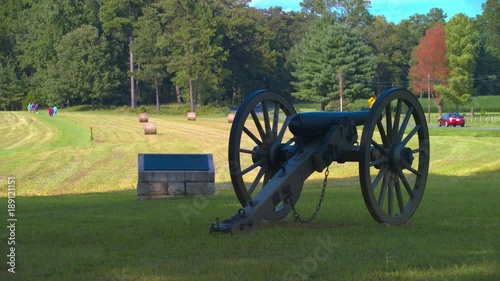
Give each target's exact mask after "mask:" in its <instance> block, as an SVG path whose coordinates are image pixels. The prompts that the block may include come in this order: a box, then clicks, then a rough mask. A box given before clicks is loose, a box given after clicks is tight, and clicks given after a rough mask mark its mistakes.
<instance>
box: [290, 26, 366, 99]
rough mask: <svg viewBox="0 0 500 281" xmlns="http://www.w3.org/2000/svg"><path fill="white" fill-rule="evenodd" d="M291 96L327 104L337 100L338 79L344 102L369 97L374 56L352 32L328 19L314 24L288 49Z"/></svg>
mask: <svg viewBox="0 0 500 281" xmlns="http://www.w3.org/2000/svg"><path fill="white" fill-rule="evenodd" d="M291 55H292V61H293V66H294V71H293V72H292V75H293V76H294V77H295V78H296V80H297V81H296V82H294V83H293V84H294V86H295V87H296V89H297V92H296V93H294V96H295V97H297V98H299V99H303V100H308V101H314V102H321V103H322V104H326V103H329V102H331V101H333V100H335V99H338V98H339V91H340V85H339V84H340V79H342V80H343V95H344V97H345V98H347V99H351V100H355V99H358V98H366V97H368V96H370V94H371V92H372V91H371V88H370V83H371V82H370V81H372V80H373V76H374V70H375V57H374V56H373V55H372V54H371V52H370V49H369V48H368V47H367V46H366V45H365V44H363V42H362V40H361V39H360V38H359V37H358V35H357V34H356V33H354V31H353V30H352V29H351V28H350V27H348V26H346V25H342V24H338V23H332V22H331V21H330V20H328V19H323V20H320V21H318V22H317V24H315V25H314V26H313V27H312V28H311V29H310V31H309V32H308V33H307V34H306V35H305V37H304V39H303V40H302V41H301V42H300V43H298V44H297V45H295V46H294V48H293V49H292V54H291Z"/></svg>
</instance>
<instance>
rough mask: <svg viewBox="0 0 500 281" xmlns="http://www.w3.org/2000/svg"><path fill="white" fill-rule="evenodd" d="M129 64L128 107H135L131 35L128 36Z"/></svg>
mask: <svg viewBox="0 0 500 281" xmlns="http://www.w3.org/2000/svg"><path fill="white" fill-rule="evenodd" d="M128 40H129V41H128V42H129V45H128V46H129V55H130V57H129V64H130V107H132V108H135V81H134V80H135V79H134V53H133V52H132V43H133V40H132V36H129V39H128Z"/></svg>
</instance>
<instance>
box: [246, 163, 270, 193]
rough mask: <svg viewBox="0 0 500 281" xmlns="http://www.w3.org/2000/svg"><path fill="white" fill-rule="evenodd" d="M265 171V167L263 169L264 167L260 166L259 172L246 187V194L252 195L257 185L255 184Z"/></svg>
mask: <svg viewBox="0 0 500 281" xmlns="http://www.w3.org/2000/svg"><path fill="white" fill-rule="evenodd" d="M266 171H267V169H265V168H264V167H262V168H260V170H259V173H258V174H257V176H256V177H255V179H254V180H253V182H252V185H250V187H249V188H248V195H250V196H252V193H253V191H254V190H255V187H257V185H258V184H259V182H260V180H261V179H262V177H263V176H264V174H265V173H266Z"/></svg>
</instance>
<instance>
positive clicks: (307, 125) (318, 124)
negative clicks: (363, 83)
mask: <svg viewBox="0 0 500 281" xmlns="http://www.w3.org/2000/svg"><path fill="white" fill-rule="evenodd" d="M369 112H370V111H369V110H363V111H356V112H304V113H299V114H295V115H294V116H292V118H291V119H290V124H289V125H288V128H289V129H290V132H292V134H294V135H295V136H302V137H314V136H317V135H322V134H324V133H325V132H326V131H328V129H329V128H330V126H332V125H334V124H341V122H343V121H346V120H351V121H354V123H355V124H356V126H360V125H363V124H364V123H365V121H366V118H367V116H368V113H369Z"/></svg>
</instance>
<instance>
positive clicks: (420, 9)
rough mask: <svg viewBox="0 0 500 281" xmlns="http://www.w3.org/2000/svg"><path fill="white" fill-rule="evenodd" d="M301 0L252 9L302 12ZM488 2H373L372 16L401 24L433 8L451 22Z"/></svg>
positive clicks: (272, 1)
mask: <svg viewBox="0 0 500 281" xmlns="http://www.w3.org/2000/svg"><path fill="white" fill-rule="evenodd" d="M300 2H302V1H301V0H252V2H251V3H250V7H255V8H261V9H267V8H269V7H271V6H281V7H282V9H283V10H284V11H300ZM484 2H486V0H371V6H372V8H371V9H369V11H370V13H371V14H372V15H383V16H385V18H386V19H387V21H391V22H394V23H399V22H400V21H401V20H403V19H408V18H409V17H410V16H411V15H414V14H427V13H428V12H429V10H430V9H432V8H441V9H443V11H444V12H445V14H446V15H447V16H448V17H447V18H446V20H449V19H450V18H451V17H453V15H455V14H457V13H464V14H466V15H467V16H469V17H475V16H476V15H477V14H482V9H481V5H482V4H483V3H484Z"/></svg>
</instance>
